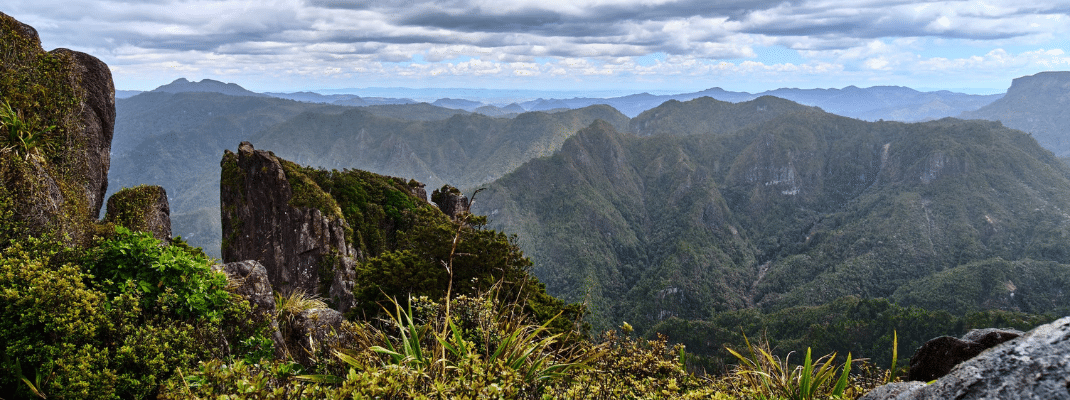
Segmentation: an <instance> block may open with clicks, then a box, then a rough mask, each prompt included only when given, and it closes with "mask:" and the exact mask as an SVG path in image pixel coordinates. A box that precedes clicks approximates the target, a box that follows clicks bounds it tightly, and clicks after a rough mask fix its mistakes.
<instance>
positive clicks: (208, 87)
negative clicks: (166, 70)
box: [152, 78, 267, 97]
mask: <svg viewBox="0 0 1070 400" xmlns="http://www.w3.org/2000/svg"><path fill="white" fill-rule="evenodd" d="M152 91H153V92H164V93H187V92H207V93H221V94H225V95H228V96H253V97H267V95H265V94H260V93H256V92H253V91H250V90H247V89H245V88H243V87H241V86H240V85H238V84H236V83H225V82H220V81H217V80H212V79H202V80H201V81H200V82H191V81H189V80H188V79H186V78H178V79H175V80H174V81H173V82H171V83H168V84H166V85H163V86H160V87H158V88H156V89H153V90H152Z"/></svg>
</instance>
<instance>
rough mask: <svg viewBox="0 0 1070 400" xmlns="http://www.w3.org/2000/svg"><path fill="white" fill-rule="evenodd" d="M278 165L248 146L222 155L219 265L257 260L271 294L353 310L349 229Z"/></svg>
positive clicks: (310, 185)
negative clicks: (294, 294)
mask: <svg viewBox="0 0 1070 400" xmlns="http://www.w3.org/2000/svg"><path fill="white" fill-rule="evenodd" d="M284 162H285V161H282V160H279V159H278V158H276V157H275V155H274V154H273V153H271V152H268V151H263V150H256V149H254V148H253V146H252V144H250V143H249V142H242V143H241V145H240V146H239V147H238V152H237V153H233V152H231V151H229V150H227V151H225V153H224V155H223V161H222V163H221V166H222V169H223V172H222V178H221V182H220V201H221V203H222V207H221V216H222V222H223V248H222V253H223V261H224V262H228V263H229V262H237V261H244V260H257V261H259V262H260V263H261V264H263V265H264V267H265V268H266V269H267V271H268V277H269V279H270V280H271V283H272V286H274V287H275V289H276V290H277V291H280V292H282V293H289V292H291V291H293V290H299V289H300V290H304V291H305V292H306V293H316V294H319V295H323V296H325V297H327V298H328V299H329V300H330V303H331V304H332V305H333V306H335V308H336V309H338V310H339V311H342V312H345V311H346V310H348V309H349V308H350V307H352V306H353V294H352V291H351V289H352V281H353V275H354V272H353V268H354V265H355V261H354V259H357V258H361V255H360V253H358V252H357V251H356V250H355V249H354V248H353V247H352V246H350V245H348V244H347V243H346V239H345V237H346V231H347V230H350V228H349V226H348V225H347V223H346V222H345V220H344V219H343V218H342V217H341V211H340V210H339V209H338V205H337V204H336V203H334V201H333V200H332V199H331V198H330V197H329V196H326V195H325V194H324V193H323V192H322V191H321V190H320V189H319V188H318V186H316V184H315V183H314V182H312V181H311V180H309V179H308V178H307V177H304V176H300V174H299V173H297V172H296V171H293V170H291V171H287V170H286V168H285V167H284V164H283V163H284ZM288 172H289V173H288ZM309 199H313V200H320V201H322V202H321V203H317V202H315V201H312V202H308V201H306V200H309ZM302 201H305V202H304V203H302ZM294 204H304V205H306V206H301V205H294ZM307 205H311V206H307Z"/></svg>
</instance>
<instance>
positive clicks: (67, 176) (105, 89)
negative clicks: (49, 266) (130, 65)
mask: <svg viewBox="0 0 1070 400" xmlns="http://www.w3.org/2000/svg"><path fill="white" fill-rule="evenodd" d="M0 30H2V32H0V35H2V38H0V39H2V40H0V54H3V57H4V59H3V62H2V63H0V76H3V77H4V79H3V82H2V83H0V93H2V94H3V101H4V103H5V107H7V106H10V107H11V111H12V113H13V114H12V117H13V118H17V119H19V120H21V121H22V122H23V123H24V126H23V127H22V128H18V127H16V126H15V125H17V124H13V125H11V126H6V125H5V126H4V127H3V130H4V131H5V133H10V135H2V136H3V139H0V148H2V149H4V153H3V154H2V155H0V158H2V159H3V160H4V162H3V163H2V165H0V175H2V176H3V181H4V189H3V192H7V193H6V194H5V193H0V195H14V196H15V198H16V199H18V201H16V202H15V204H14V207H15V214H16V216H17V217H18V218H19V219H20V220H22V221H24V222H26V223H27V225H28V227H29V229H30V230H31V232H38V233H39V232H43V231H55V232H59V233H61V234H66V235H67V236H68V237H69V238H70V239H71V240H73V241H79V240H81V239H82V238H83V236H84V234H85V229H86V226H87V224H88V223H89V222H90V221H93V220H95V219H96V216H97V215H98V214H99V212H100V208H101V206H102V205H103V203H104V193H105V191H106V189H107V186H108V167H109V164H110V158H109V157H110V156H109V152H110V147H111V139H112V132H113V128H114V122H115V88H114V85H113V83H112V79H111V71H110V70H109V69H108V66H107V65H105V64H104V63H103V62H101V61H100V60H98V59H96V58H95V57H93V56H90V55H88V54H84V53H79V52H75V51H71V50H67V49H56V50H53V51H51V52H45V51H44V50H43V49H42V48H41V42H40V39H39V38H38V36H37V32H36V30H34V29H33V28H32V27H30V26H28V25H25V24H22V23H20V22H18V21H16V20H15V19H13V18H11V17H10V16H8V15H6V14H3V13H0ZM11 130H14V131H11ZM10 137H21V138H23V141H22V142H19V143H14V142H13V143H8V141H9V140H8V138H10ZM30 138H36V139H30ZM27 139H29V140H27Z"/></svg>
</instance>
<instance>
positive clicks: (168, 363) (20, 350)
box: [0, 231, 262, 399]
mask: <svg viewBox="0 0 1070 400" xmlns="http://www.w3.org/2000/svg"><path fill="white" fill-rule="evenodd" d="M144 238H145V236H144V234H140V233H139V234H133V233H130V232H128V231H127V232H118V235H116V236H115V237H113V238H111V239H108V240H101V241H100V242H99V243H100V244H101V246H100V247H93V248H89V249H85V250H79V249H70V248H66V247H64V246H62V245H60V244H59V243H58V242H55V241H51V240H46V239H37V238H34V237H23V238H17V239H13V240H11V241H10V242H9V243H8V245H7V248H5V249H3V250H0V321H3V324H0V353H2V357H0V370H3V371H16V370H18V371H19V372H20V373H21V376H19V375H20V374H8V373H4V374H0V392H2V393H5V394H7V393H13V394H14V396H13V397H14V398H28V397H31V396H34V395H35V394H34V393H35V392H40V393H41V394H43V395H46V396H48V397H49V398H58V399H64V398H68V399H93V398H117V397H119V398H147V397H154V396H155V393H156V391H157V388H158V387H159V385H160V384H161V383H163V382H164V381H166V380H167V379H169V378H170V377H171V375H172V374H173V373H174V371H175V370H176V368H192V367H193V366H195V365H196V363H197V362H198V361H199V360H208V359H212V358H228V357H232V356H233V355H239V356H240V355H241V353H236V351H237V352H240V351H242V348H241V346H240V345H239V346H236V347H235V348H233V349H232V348H231V347H230V345H228V343H236V344H237V343H239V342H240V341H241V339H244V338H248V337H255V336H256V335H258V334H260V332H259V331H258V329H262V327H259V326H257V325H255V324H253V323H251V322H250V321H249V320H248V318H249V317H248V316H249V305H248V303H247V302H244V301H241V302H239V301H230V298H229V297H222V298H221V300H219V301H221V302H207V303H204V304H205V307H206V308H208V307H210V311H207V312H200V311H198V308H197V307H196V306H195V305H196V304H197V303H196V302H190V301H189V299H190V297H192V296H191V295H190V293H197V292H204V291H205V290H204V287H205V286H206V285H205V284H204V282H206V281H207V279H201V278H204V277H205V276H208V275H207V273H205V272H204V271H205V270H204V269H203V268H207V265H206V260H199V261H197V262H196V263H194V262H193V261H191V260H190V259H188V258H189V257H191V256H188V253H183V252H179V251H178V250H176V249H171V248H170V247H171V246H164V247H159V245H158V243H159V242H158V241H155V240H153V241H152V243H153V244H151V246H152V247H154V248H155V249H148V248H145V245H146V244H147V243H148V242H146V241H144ZM117 249H122V250H117ZM112 251H114V252H116V253H118V254H121V255H125V256H127V257H131V258H130V259H135V260H139V261H141V262H144V263H145V264H146V265H149V266H154V265H165V266H167V268H161V269H162V270H164V271H174V270H175V269H176V268H177V267H176V265H178V266H184V267H190V268H187V269H186V274H185V276H186V277H185V278H184V279H183V278H180V277H174V278H173V279H172V278H169V277H162V278H161V277H159V276H157V277H154V279H159V280H158V282H166V283H167V284H168V285H165V286H164V285H162V286H163V287H153V288H151V289H156V290H148V291H145V290H143V285H141V284H140V283H139V282H142V281H140V280H135V279H125V280H124V281H122V282H123V283H122V284H116V283H112V281H110V280H104V281H102V280H99V279H98V278H97V277H96V276H95V275H93V274H90V273H88V271H87V268H86V266H83V265H79V264H78V262H77V261H79V260H85V259H93V260H97V261H101V260H110V261H111V262H115V263H117V264H118V265H121V266H122V267H123V268H127V267H130V266H131V265H130V264H124V263H126V262H127V261H129V259H126V258H122V257H111V258H108V257H96V258H95V257H90V256H89V255H90V254H93V255H100V254H108V253H110V252H112ZM124 252H125V253H124ZM179 253H181V254H187V255H186V256H183V255H180V254H179ZM184 257H186V259H184ZM181 259H184V260H185V261H182V262H178V261H175V260H181ZM104 265H106V263H103V262H101V263H98V264H97V265H96V266H97V267H101V268H103V266H104ZM111 265H112V266H113V267H114V266H115V265H116V264H111ZM191 266H196V268H192V267H191ZM105 270H106V269H105ZM209 272H210V271H209ZM197 273H204V274H205V275H204V276H201V277H198V276H196V274H197ZM210 278H211V279H214V277H210ZM224 282H225V281H224ZM213 285H214V284H213ZM213 285H208V287H215V286H213ZM208 298H211V297H210V296H208ZM191 304H193V305H194V306H191ZM194 311H197V312H194ZM222 320H226V321H227V324H225V325H224V324H223V323H222ZM22 378H26V380H27V381H28V382H30V383H32V385H30V384H27V382H24V381H22ZM31 387H32V388H31ZM5 397H7V396H5Z"/></svg>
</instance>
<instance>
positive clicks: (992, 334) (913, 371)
mask: <svg viewBox="0 0 1070 400" xmlns="http://www.w3.org/2000/svg"><path fill="white" fill-rule="evenodd" d="M1021 335H1022V332H1021V331H1017V330H1013V329H991V328H990V329H975V330H972V331H970V332H969V333H967V334H966V335H965V336H963V337H962V339H957V338H953V337H950V336H942V337H938V338H936V339H933V340H930V341H928V342H925V344H923V345H921V347H920V348H918V350H917V351H915V352H914V356H913V357H911V358H910V372H909V373H908V374H907V379H909V380H912V381H922V382H928V381H931V380H934V379H937V378H940V377H942V376H944V375H947V373H948V372H951V369H952V368H954V367H955V366H956V365H959V364H960V363H962V362H963V361H966V360H969V359H971V358H973V357H976V356H977V355H978V354H981V352H982V351H985V350H987V349H990V348H992V347H995V346H996V345H998V344H1000V343H1003V342H1006V341H1008V340H1011V339H1014V338H1016V337H1019V336H1021Z"/></svg>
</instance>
